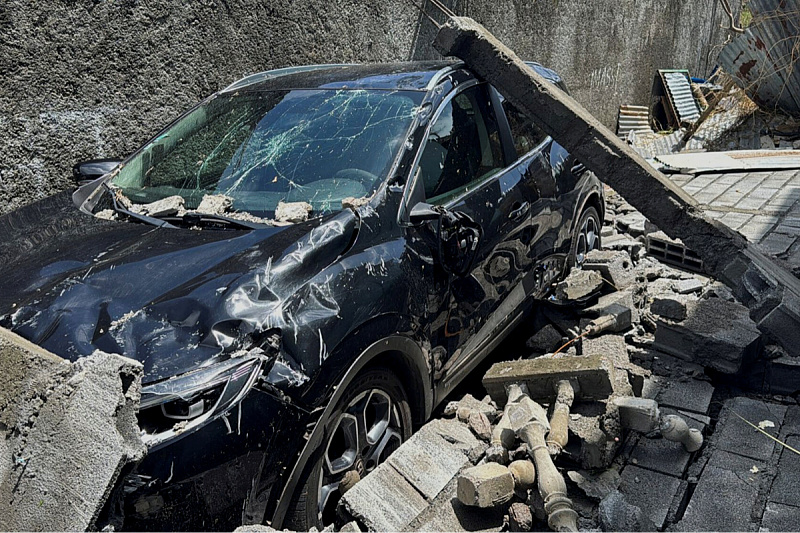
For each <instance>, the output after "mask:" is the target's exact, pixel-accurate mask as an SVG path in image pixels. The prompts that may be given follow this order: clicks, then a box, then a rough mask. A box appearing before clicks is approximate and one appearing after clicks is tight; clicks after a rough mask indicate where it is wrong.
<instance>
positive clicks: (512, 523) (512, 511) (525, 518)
mask: <svg viewBox="0 0 800 533" xmlns="http://www.w3.org/2000/svg"><path fill="white" fill-rule="evenodd" d="M531 529H533V513H531V508H530V507H529V506H527V505H525V504H524V503H520V502H516V503H512V504H511V507H509V508H508V530H509V531H530V530H531Z"/></svg>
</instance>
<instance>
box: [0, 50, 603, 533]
mask: <svg viewBox="0 0 800 533" xmlns="http://www.w3.org/2000/svg"><path fill="white" fill-rule="evenodd" d="M536 68H537V69H539V70H540V71H541V72H542V73H544V74H545V75H547V77H549V78H550V79H551V80H552V81H553V82H556V83H560V79H559V78H558V77H557V75H555V73H552V71H547V70H546V69H542V68H541V67H538V66H537V67H536ZM260 83H263V84H264V86H265V87H269V88H290V87H325V88H357V87H372V88H386V89H395V88H403V89H413V90H421V91H426V93H427V96H426V101H425V103H424V104H423V106H422V107H421V109H423V111H422V112H421V113H420V114H419V116H418V119H417V121H416V124H415V126H414V127H413V129H412V132H411V135H410V138H409V143H408V149H407V150H405V151H404V152H403V153H402V154H401V156H400V157H399V158H398V160H397V161H396V163H395V167H394V172H393V173H392V174H391V175H390V176H389V177H388V179H387V180H386V181H385V182H384V184H383V186H381V188H380V189H379V190H378V191H377V193H376V194H375V195H374V197H373V198H372V200H371V201H370V203H369V204H368V205H367V206H364V207H361V208H357V209H345V210H343V211H341V212H339V213H337V214H333V215H328V216H325V217H323V218H317V219H312V220H309V221H308V222H305V223H301V224H295V225H293V226H289V227H283V228H263V229H254V230H234V229H229V230H205V231H188V230H176V229H170V228H165V227H154V226H149V225H145V224H138V223H125V222H111V221H104V220H99V219H96V218H94V217H91V216H87V215H86V214H85V213H82V212H80V211H79V210H78V209H76V208H75V206H74V205H73V203H72V201H71V199H70V197H69V195H68V194H66V193H62V194H59V195H56V196H53V197H50V198H48V199H45V200H42V201H39V202H37V203H34V204H31V205H29V206H27V207H24V208H22V209H20V210H18V211H15V212H13V213H10V214H8V215H6V216H4V217H1V218H0V258H2V261H3V263H4V266H5V269H4V274H5V275H4V277H3V281H2V290H1V291H0V317H2V318H0V325H3V326H4V327H8V328H10V329H12V330H13V331H15V332H17V333H19V334H20V335H22V336H24V337H26V338H28V339H30V340H32V341H33V342H36V343H37V344H39V345H41V346H43V347H44V348H46V349H48V350H50V351H52V352H54V353H56V354H58V355H61V356H63V357H65V358H67V359H70V360H75V359H77V358H79V357H82V356H85V355H88V354H90V353H91V352H92V351H94V350H95V349H101V350H105V351H109V352H115V353H123V354H125V355H126V356H128V357H132V358H134V359H138V360H139V361H141V362H142V363H143V364H144V367H145V376H144V382H145V384H148V383H153V382H158V381H161V380H165V379H169V378H170V377H172V376H175V375H179V374H181V373H184V372H187V371H190V370H192V369H194V368H196V367H197V366H199V365H205V364H208V363H209V362H212V361H214V360H218V359H220V358H226V357H228V356H229V354H230V353H231V352H232V351H233V350H236V349H240V348H244V349H248V348H252V344H253V343H256V342H258V341H257V335H256V334H257V333H258V332H260V331H264V330H275V329H277V330H280V331H281V341H282V343H281V358H282V359H281V361H282V362H283V363H284V364H285V365H286V366H287V367H289V368H291V369H292V371H293V372H294V373H295V374H296V375H297V376H298V379H297V381H296V383H294V385H286V384H283V385H282V386H281V387H276V386H275V385H274V384H270V383H268V382H266V380H263V381H262V382H260V383H259V384H258V385H257V386H256V387H254V388H253V389H252V391H251V392H250V393H249V394H248V395H247V396H246V397H245V398H244V400H242V401H241V402H240V403H239V404H238V405H237V406H235V407H234V408H233V409H232V410H231V412H229V413H227V414H226V416H223V417H221V418H219V419H216V420H214V421H211V422H209V423H208V424H206V425H204V426H202V427H200V428H198V429H197V430H196V431H194V432H187V433H186V434H182V435H181V436H180V437H179V438H177V439H176V440H175V441H173V442H170V443H169V444H168V445H165V446H162V447H159V448H157V449H154V450H151V452H150V453H149V455H148V456H147V457H146V459H145V460H144V461H143V462H142V463H141V464H139V465H138V466H137V467H136V468H135V470H134V471H133V472H132V473H131V474H130V475H129V476H128V477H127V480H126V482H125V484H124V486H123V487H122V488H123V489H124V494H123V496H124V498H122V500H120V501H124V504H121V503H120V505H122V506H123V507H122V508H123V509H124V513H125V518H126V521H125V524H124V525H125V527H126V528H131V529H153V528H157V529H158V528H161V529H164V528H166V529H219V530H222V529H228V530H230V528H232V527H235V526H237V525H239V524H240V523H241V522H242V521H245V522H246V523H254V522H255V523H258V522H262V521H265V520H267V521H270V520H271V521H272V525H273V526H275V527H280V525H281V524H282V521H283V517H284V515H285V512H286V509H287V505H288V503H289V499H290V498H291V495H292V493H293V490H294V488H295V486H296V483H297V481H298V478H299V475H300V474H301V473H302V471H303V468H304V466H305V464H306V461H307V460H308V459H309V458H310V457H311V453H312V452H313V449H314V448H315V446H316V445H317V444H318V443H319V442H321V441H322V438H323V435H324V427H323V424H315V422H316V421H317V420H320V419H322V420H324V419H325V414H326V412H327V411H326V409H328V410H329V409H330V408H331V406H332V405H333V404H334V403H335V400H336V398H337V397H338V395H339V394H341V392H342V391H343V390H344V389H345V388H346V385H347V384H348V383H349V381H350V380H352V379H353V378H354V377H355V375H356V374H357V372H358V371H359V370H360V369H361V368H363V367H364V366H365V365H367V364H370V363H375V362H377V363H379V364H383V365H386V366H390V367H392V368H394V369H395V371H397V372H398V373H400V375H401V376H402V377H403V380H404V382H405V383H406V385H407V387H408V388H409V389H410V391H409V393H410V395H411V403H412V407H413V408H414V414H415V418H416V422H417V423H421V422H422V421H424V419H425V418H426V417H427V416H429V414H430V412H431V409H432V408H433V406H434V405H435V404H436V403H437V402H438V401H440V400H441V399H442V398H443V397H444V396H445V395H446V394H447V392H448V391H449V390H450V389H451V388H452V386H454V385H455V384H456V383H457V381H458V380H459V379H460V378H461V377H463V376H464V375H465V373H466V372H468V371H469V369H471V368H472V367H473V366H474V365H475V364H477V362H478V361H479V360H480V358H481V357H482V356H483V355H485V353H486V352H488V350H490V349H491V347H492V346H494V345H495V344H496V343H497V341H498V339H499V338H500V337H501V336H502V335H501V333H502V332H504V331H505V330H507V329H508V328H509V327H510V326H511V325H512V324H513V323H514V322H515V321H516V320H517V319H518V318H519V317H520V316H521V310H522V305H517V304H521V303H522V301H529V300H530V299H531V298H535V297H539V296H543V295H544V294H545V291H546V289H547V287H548V285H549V283H550V282H551V281H553V280H554V279H555V278H556V277H557V276H559V275H561V274H562V273H563V271H564V267H565V260H566V257H567V254H568V252H569V247H570V237H571V235H572V231H573V229H574V226H575V224H576V221H577V217H578V215H579V214H580V212H581V210H582V209H583V207H584V205H585V204H586V203H587V202H593V203H594V205H597V206H598V207H599V208H600V210H601V211H602V205H603V204H602V189H601V188H600V185H599V182H598V181H597V180H596V178H594V177H593V176H591V174H589V173H582V174H581V175H577V173H578V172H579V170H580V169H579V167H577V165H575V162H574V160H572V159H571V157H570V156H569V154H568V153H567V152H566V151H565V150H563V148H561V147H560V146H559V145H557V143H555V142H554V141H552V140H549V139H548V140H547V141H546V142H545V143H543V144H542V145H540V146H539V147H537V149H536V150H534V151H533V152H531V153H529V154H527V155H525V156H524V157H522V158H521V159H519V160H518V161H516V162H514V163H512V164H511V165H510V166H509V167H508V168H507V169H506V170H504V171H503V172H501V173H500V174H498V175H495V176H493V177H492V178H490V179H489V180H487V181H486V182H484V183H483V184H482V185H481V186H480V187H477V188H476V189H474V190H473V191H471V192H469V193H467V194H465V195H463V196H462V197H460V198H459V199H458V200H456V201H455V202H452V203H451V204H450V205H448V206H447V210H448V212H451V213H459V214H460V216H463V217H467V219H468V220H471V221H473V222H474V223H475V224H476V225H477V226H479V227H480V228H481V229H482V235H481V236H480V240H479V242H478V247H477V249H476V251H475V254H476V257H475V258H474V261H469V263H471V269H470V272H469V275H465V276H456V275H454V274H452V273H451V271H452V269H450V268H447V267H448V261H454V262H458V261H459V258H457V257H443V258H440V257H438V253H439V243H438V242H437V239H438V233H437V229H438V228H437V224H438V222H435V221H432V222H427V223H424V224H420V225H416V226H412V225H410V224H409V223H408V211H409V210H410V208H411V207H412V206H413V204H414V203H415V202H416V200H417V199H419V191H415V190H414V189H413V185H414V184H413V183H411V184H407V182H408V181H409V177H410V175H411V168H412V167H413V161H414V157H415V156H416V154H417V151H418V147H419V146H420V145H421V143H422V142H423V140H424V138H425V133H426V127H427V126H428V124H429V123H430V120H431V118H432V115H433V113H435V110H436V109H438V108H439V106H440V105H442V103H443V102H444V101H445V100H446V99H447V98H448V96H449V95H451V94H452V93H453V91H458V90H460V89H461V88H462V87H465V86H467V85H469V84H471V83H475V80H474V77H473V76H472V74H470V73H469V72H467V71H466V70H464V69H463V68H462V67H461V66H460V65H458V64H451V63H425V64H420V63H416V64H402V65H391V66H367V67H337V68H330V69H320V70H316V71H307V72H301V73H296V74H292V75H286V76H279V77H276V78H274V79H270V80H267V81H264V82H260ZM428 104H430V105H429V106H428ZM493 104H494V107H495V111H497V110H499V109H500V107H499V105H498V100H497V96H496V95H494V96H493ZM426 110H427V111H426ZM498 116H499V118H500V122H501V124H505V126H502V125H501V133H502V137H503V141H504V145H503V146H504V150H505V153H506V157H507V158H509V159H510V158H511V157H512V155H513V146H511V147H509V136H510V135H509V133H508V130H507V127H508V126H507V123H505V118H504V116H503V115H502V112H500V113H498ZM509 148H510V150H509ZM573 170H574V171H575V173H573ZM97 185H98V183H94V184H90V185H87V186H86V187H87V189H85V190H83V191H79V192H78V193H77V194H76V198H77V199H84V198H85V197H86V193H87V190H90V189H91V188H93V187H97ZM601 216H602V212H601ZM449 266H453V265H449ZM509 295H512V297H509ZM298 457H299V458H298Z"/></svg>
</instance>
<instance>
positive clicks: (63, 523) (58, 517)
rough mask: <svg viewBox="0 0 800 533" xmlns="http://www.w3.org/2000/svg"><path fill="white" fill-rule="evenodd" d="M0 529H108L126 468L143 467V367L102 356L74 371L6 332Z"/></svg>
mask: <svg viewBox="0 0 800 533" xmlns="http://www.w3.org/2000/svg"><path fill="white" fill-rule="evenodd" d="M0 368H2V369H3V372H2V373H0V431H1V432H2V437H1V438H0V529H2V530H4V531H34V530H35V531H48V530H62V531H78V530H81V531H84V530H88V529H95V528H98V529H99V528H102V527H103V526H104V525H106V524H105V523H102V521H103V520H106V519H107V517H106V516H103V513H102V511H103V509H104V506H105V505H106V502H107V501H108V500H109V498H111V497H112V496H113V495H112V491H113V489H114V487H115V483H116V482H117V480H118V479H119V477H120V474H121V472H122V470H123V468H125V467H126V465H129V464H132V463H136V462H137V461H139V460H141V459H142V458H143V457H144V455H145V453H146V450H145V446H144V444H143V443H142V441H141V438H140V437H139V428H138V424H137V421H136V412H137V411H138V408H139V397H140V390H141V375H142V366H141V364H140V363H138V362H135V361H132V360H130V359H127V358H125V357H121V356H118V355H113V354H105V353H101V352H96V353H94V354H93V355H91V356H89V357H86V358H83V359H80V360H79V361H77V362H75V363H70V362H69V361H66V360H64V359H61V358H59V357H57V356H55V355H53V354H51V353H50V352H47V351H45V350H43V349H42V348H40V347H38V346H36V345H34V344H32V343H30V342H28V341H26V340H24V339H22V338H21V337H19V336H17V335H15V334H13V333H11V332H9V331H6V330H3V329H0Z"/></svg>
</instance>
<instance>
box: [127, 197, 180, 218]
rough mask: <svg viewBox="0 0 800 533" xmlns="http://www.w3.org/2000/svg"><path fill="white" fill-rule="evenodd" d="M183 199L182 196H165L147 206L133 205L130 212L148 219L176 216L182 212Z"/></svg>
mask: <svg viewBox="0 0 800 533" xmlns="http://www.w3.org/2000/svg"><path fill="white" fill-rule="evenodd" d="M183 204H184V199H183V196H178V195H175V196H167V197H166V198H162V199H161V200H156V201H155V202H151V203H149V204H133V205H132V206H131V208H130V210H131V211H132V212H134V213H137V214H140V215H147V216H149V217H166V216H170V215H178V214H180V213H181V212H182V211H184V208H183Z"/></svg>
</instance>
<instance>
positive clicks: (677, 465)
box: [631, 409, 706, 477]
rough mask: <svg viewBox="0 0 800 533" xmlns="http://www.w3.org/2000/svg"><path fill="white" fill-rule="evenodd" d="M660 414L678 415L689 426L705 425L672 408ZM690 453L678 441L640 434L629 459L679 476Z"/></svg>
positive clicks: (696, 427) (663, 410) (703, 427)
mask: <svg viewBox="0 0 800 533" xmlns="http://www.w3.org/2000/svg"><path fill="white" fill-rule="evenodd" d="M661 414H662V415H678V416H680V417H681V418H683V419H684V420H685V421H686V424H687V425H688V426H689V427H690V428H694V429H697V430H699V431H701V432H702V431H703V430H704V429H705V427H706V425H705V424H703V423H702V422H700V421H698V420H695V419H693V418H690V417H687V416H685V415H684V414H683V413H680V412H678V411H675V410H673V409H661ZM691 457H692V454H691V453H689V452H687V451H686V450H685V449H684V447H683V445H681V443H679V442H672V441H669V440H667V439H665V438H662V437H661V436H658V437H657V438H648V437H646V436H644V435H642V438H640V439H639V442H638V443H637V444H636V447H635V448H634V449H633V452H632V453H631V461H633V462H634V464H635V465H636V466H639V467H642V468H647V469H649V470H655V471H656V472H661V473H663V474H669V475H671V476H675V477H681V476H682V475H683V473H684V472H685V471H686V467H687V466H688V465H689V459H691Z"/></svg>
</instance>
